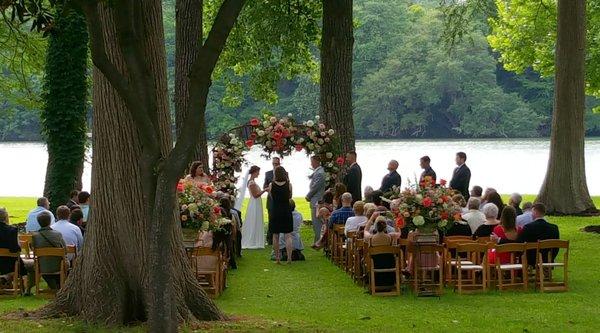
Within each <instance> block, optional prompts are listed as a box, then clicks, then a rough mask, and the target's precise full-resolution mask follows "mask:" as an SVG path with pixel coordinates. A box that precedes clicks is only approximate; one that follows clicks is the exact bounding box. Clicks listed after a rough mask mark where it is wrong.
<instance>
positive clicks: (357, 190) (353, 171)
mask: <svg viewBox="0 0 600 333" xmlns="http://www.w3.org/2000/svg"><path fill="white" fill-rule="evenodd" d="M346 162H348V165H349V166H350V167H349V168H348V173H346V176H344V185H346V188H347V189H348V192H350V194H352V199H353V200H354V201H360V200H362V192H361V190H362V186H361V183H362V170H361V169H360V166H359V165H358V163H356V152H355V151H351V152H349V153H347V154H346Z"/></svg>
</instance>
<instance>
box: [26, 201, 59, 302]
mask: <svg viewBox="0 0 600 333" xmlns="http://www.w3.org/2000/svg"><path fill="white" fill-rule="evenodd" d="M67 209H68V208H67ZM37 221H38V224H39V225H40V229H39V230H38V231H37V232H34V233H33V247H34V248H42V247H57V248H63V249H65V251H66V249H67V246H66V244H65V241H64V239H63V236H62V234H61V233H60V232H58V231H56V230H53V229H52V228H50V224H51V222H52V215H51V214H50V213H49V212H41V213H40V214H38V216H37ZM39 262H40V271H41V273H42V277H43V278H44V280H46V283H48V287H50V288H51V289H54V290H58V289H59V288H60V287H61V286H60V277H59V276H58V275H45V274H44V273H51V272H58V271H59V270H60V262H61V258H56V257H49V258H40V259H39Z"/></svg>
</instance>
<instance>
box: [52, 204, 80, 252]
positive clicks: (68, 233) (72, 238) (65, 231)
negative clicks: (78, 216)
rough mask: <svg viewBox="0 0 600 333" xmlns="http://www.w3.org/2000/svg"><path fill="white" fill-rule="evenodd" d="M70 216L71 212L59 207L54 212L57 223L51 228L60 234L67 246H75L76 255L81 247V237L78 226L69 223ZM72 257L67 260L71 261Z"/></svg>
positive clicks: (65, 207) (66, 208)
mask: <svg viewBox="0 0 600 333" xmlns="http://www.w3.org/2000/svg"><path fill="white" fill-rule="evenodd" d="M70 214H71V210H70V209H69V207H67V206H59V207H58V209H57V210H56V217H57V218H58V221H56V223H54V224H53V225H52V226H51V228H52V229H53V230H55V231H58V232H60V233H61V235H62V236H63V239H64V240H65V244H66V245H67V246H75V248H76V249H77V253H80V252H81V248H82V247H83V235H82V234H81V229H79V227H78V226H76V225H74V224H72V223H71V222H69V215H70ZM72 257H73V255H70V257H69V260H71V259H73V258H72Z"/></svg>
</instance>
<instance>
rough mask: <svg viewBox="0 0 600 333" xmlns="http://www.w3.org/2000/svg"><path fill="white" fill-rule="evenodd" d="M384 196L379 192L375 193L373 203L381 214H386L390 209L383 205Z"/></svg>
mask: <svg viewBox="0 0 600 333" xmlns="http://www.w3.org/2000/svg"><path fill="white" fill-rule="evenodd" d="M382 196H383V192H381V191H379V190H377V191H374V192H373V203H374V204H375V206H377V210H378V211H380V212H386V211H387V210H388V209H387V207H386V206H384V204H383V200H381V197H382Z"/></svg>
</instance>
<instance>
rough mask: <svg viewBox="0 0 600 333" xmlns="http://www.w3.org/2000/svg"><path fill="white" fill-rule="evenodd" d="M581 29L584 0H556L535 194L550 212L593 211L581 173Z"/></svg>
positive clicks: (583, 159) (582, 34)
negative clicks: (542, 159) (548, 130)
mask: <svg viewBox="0 0 600 333" xmlns="http://www.w3.org/2000/svg"><path fill="white" fill-rule="evenodd" d="M585 29H586V28H585V0H559V1H558V33H557V41H556V52H555V88H554V114H553V117H552V134H551V141H550V159H549V161H548V170H547V171H546V178H545V179H544V183H543V185H542V188H541V190H540V193H539V195H538V197H537V201H539V202H542V203H544V204H545V205H546V207H547V210H548V212H550V213H551V214H569V215H570V214H588V213H592V212H596V211H597V210H596V207H595V206H594V203H593V202H592V199H591V198H590V194H589V192H588V188H587V182H586V177H585V151H584V145H585V126H584V114H585V33H586V30H585Z"/></svg>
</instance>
